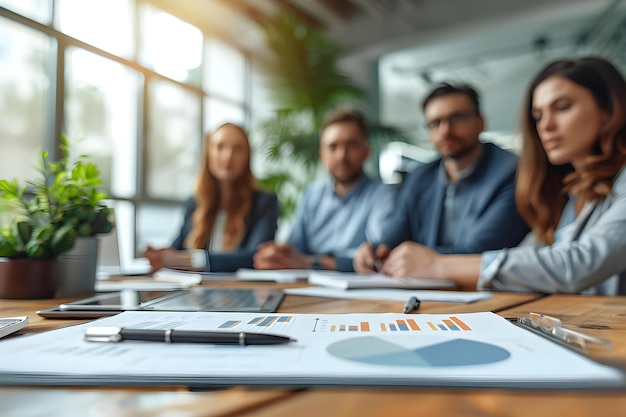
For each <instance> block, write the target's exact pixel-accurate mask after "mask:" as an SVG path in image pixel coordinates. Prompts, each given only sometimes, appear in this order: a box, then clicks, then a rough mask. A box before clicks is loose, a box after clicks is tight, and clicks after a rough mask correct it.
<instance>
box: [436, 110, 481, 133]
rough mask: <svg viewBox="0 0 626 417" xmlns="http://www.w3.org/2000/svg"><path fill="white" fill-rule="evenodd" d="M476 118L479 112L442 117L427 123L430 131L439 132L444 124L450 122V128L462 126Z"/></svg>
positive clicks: (466, 112) (465, 112)
mask: <svg viewBox="0 0 626 417" xmlns="http://www.w3.org/2000/svg"><path fill="white" fill-rule="evenodd" d="M476 116H478V112H477V111H476V110H472V111H464V112H457V113H452V114H451V115H450V116H448V117H441V118H439V119H433V120H430V121H428V122H427V123H426V127H427V128H428V130H437V129H439V127H440V126H441V124H442V123H443V122H448V124H449V125H450V126H455V125H460V124H463V123H465V122H467V121H468V120H469V119H471V118H472V117H476Z"/></svg>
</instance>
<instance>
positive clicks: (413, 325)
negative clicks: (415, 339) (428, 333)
mask: <svg viewBox="0 0 626 417" xmlns="http://www.w3.org/2000/svg"><path fill="white" fill-rule="evenodd" d="M406 322H407V323H408V324H409V327H410V328H411V330H422V329H420V326H418V324H417V323H415V320H413V319H407V320H406Z"/></svg>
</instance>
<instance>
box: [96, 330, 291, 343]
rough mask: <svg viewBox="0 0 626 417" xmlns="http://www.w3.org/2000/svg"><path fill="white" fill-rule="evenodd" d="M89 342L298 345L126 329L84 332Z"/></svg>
mask: <svg viewBox="0 0 626 417" xmlns="http://www.w3.org/2000/svg"><path fill="white" fill-rule="evenodd" d="M85 340H87V341H88V342H123V341H125V340H139V341H144V342H165V343H206V344H211V345H240V346H246V345H278V344H281V343H288V342H295V341H296V340H295V339H292V338H290V337H288V336H281V335H276V334H265V333H247V332H219V331H217V332H215V331H197V330H173V329H167V330H153V329H127V328H124V327H89V328H88V329H87V331H85Z"/></svg>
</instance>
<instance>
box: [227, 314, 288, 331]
mask: <svg viewBox="0 0 626 417" xmlns="http://www.w3.org/2000/svg"><path fill="white" fill-rule="evenodd" d="M293 322H294V319H293V316H280V315H271V316H257V317H252V318H249V317H246V318H242V319H231V320H226V321H224V322H222V323H221V324H219V325H218V326H217V328H218V329H220V330H236V331H240V332H241V331H245V332H264V331H272V332H278V331H280V332H287V331H289V329H290V328H291V325H292V324H293Z"/></svg>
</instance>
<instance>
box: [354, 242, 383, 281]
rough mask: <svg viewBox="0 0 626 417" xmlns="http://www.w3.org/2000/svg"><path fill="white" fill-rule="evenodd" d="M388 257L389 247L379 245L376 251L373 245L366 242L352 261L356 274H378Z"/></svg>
mask: <svg viewBox="0 0 626 417" xmlns="http://www.w3.org/2000/svg"><path fill="white" fill-rule="evenodd" d="M388 256H389V248H388V247H387V245H378V247H377V248H376V251H374V248H373V247H372V245H371V244H370V243H369V242H365V243H363V244H361V246H359V249H357V251H356V254H355V255H354V259H353V260H352V266H353V267H354V270H355V272H361V273H366V274H367V273H373V272H378V271H380V269H381V268H382V265H383V264H384V263H385V261H386V259H387V257H388Z"/></svg>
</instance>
